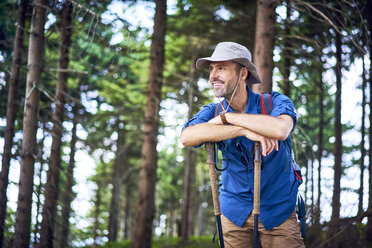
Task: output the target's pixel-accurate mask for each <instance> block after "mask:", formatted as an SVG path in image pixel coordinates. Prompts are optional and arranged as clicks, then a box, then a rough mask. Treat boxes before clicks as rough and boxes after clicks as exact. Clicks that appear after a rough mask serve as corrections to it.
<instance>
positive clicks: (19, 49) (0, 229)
mask: <svg viewBox="0 0 372 248" xmlns="http://www.w3.org/2000/svg"><path fill="white" fill-rule="evenodd" d="M27 3H28V0H21V2H20V3H19V13H18V21H17V22H18V25H17V30H16V34H15V38H14V45H13V60H12V68H11V73H10V81H9V92H8V102H7V107H6V127H5V133H4V150H3V156H2V161H1V165H2V167H1V172H0V247H2V246H3V241H4V225H5V218H6V207H7V200H8V198H7V194H6V192H7V188H8V184H9V166H10V158H11V157H12V154H11V150H12V146H13V136H14V121H15V119H16V114H17V110H18V101H17V96H18V85H19V76H20V68H21V64H22V54H23V40H24V28H25V22H26V9H27Z"/></svg>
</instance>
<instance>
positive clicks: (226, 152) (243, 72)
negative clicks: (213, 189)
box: [181, 42, 304, 248]
mask: <svg viewBox="0 0 372 248" xmlns="http://www.w3.org/2000/svg"><path fill="white" fill-rule="evenodd" d="M196 67H197V69H200V68H206V67H207V68H209V80H210V83H211V85H212V87H213V92H214V95H215V96H216V97H218V98H219V97H224V100H223V101H221V103H220V104H221V105H222V106H224V107H225V108H224V109H223V110H224V111H222V112H221V114H220V115H217V116H215V115H216V108H217V104H216V103H211V104H209V105H207V106H205V107H204V108H203V109H202V110H201V111H200V112H199V113H198V114H196V115H195V116H194V117H193V118H192V119H190V120H189V121H188V122H187V123H186V124H185V127H184V129H183V131H182V134H181V142H182V143H183V145H185V146H200V145H201V144H203V143H204V142H217V144H218V148H219V149H220V150H222V154H223V167H226V166H227V162H226V161H227V160H228V164H229V165H228V167H227V169H226V170H224V171H222V173H221V176H222V185H221V187H220V198H219V199H220V205H221V212H222V216H221V220H222V229H223V235H224V241H225V246H226V247H234V248H236V247H250V246H251V245H252V244H253V216H252V213H251V212H252V209H253V188H254V186H253V185H254V184H253V175H254V168H253V160H254V158H253V153H252V150H253V149H252V148H253V145H254V142H255V141H259V142H261V145H262V155H263V168H262V172H261V192H260V194H261V200H260V215H259V236H260V242H261V245H262V247H264V248H266V247H267V248H271V247H275V248H277V247H285V248H290V247H296V248H297V247H304V243H303V240H302V238H301V233H300V229H299V225H298V223H297V219H296V214H295V208H296V199H297V192H298V181H297V180H298V179H297V178H296V177H295V175H294V172H293V169H292V168H290V166H288V165H289V164H290V163H289V162H288V161H290V154H291V153H290V151H288V147H289V148H290V136H289V134H290V132H291V131H292V130H293V128H294V126H295V124H296V122H297V119H296V114H295V112H294V106H293V103H292V102H291V100H290V99H289V98H288V97H286V96H284V95H281V94H279V93H277V92H272V93H271V101H272V112H271V116H269V115H263V114H259V113H260V110H261V103H260V95H259V94H255V93H254V92H252V91H251V90H250V89H249V88H248V86H247V84H254V83H261V79H260V77H259V75H258V73H257V70H256V67H255V66H254V65H253V63H252V62H251V53H250V52H249V50H248V49H247V48H246V47H244V46H242V45H240V44H237V43H234V42H221V43H219V44H218V45H217V46H216V48H215V50H214V52H213V54H212V56H211V57H207V58H200V59H198V60H197V61H196ZM284 142H287V144H289V145H287V146H286V145H285V144H284ZM290 149H291V148H290Z"/></svg>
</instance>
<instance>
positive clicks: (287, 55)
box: [283, 0, 292, 98]
mask: <svg viewBox="0 0 372 248" xmlns="http://www.w3.org/2000/svg"><path fill="white" fill-rule="evenodd" d="M291 4H292V0H287V16H286V18H285V22H284V34H285V38H284V42H283V46H284V47H283V60H284V61H283V81H284V85H283V93H284V95H286V96H288V97H289V98H291V82H290V81H289V75H290V73H291V52H290V51H291V49H290V42H289V35H290V33H291V10H292V8H291Z"/></svg>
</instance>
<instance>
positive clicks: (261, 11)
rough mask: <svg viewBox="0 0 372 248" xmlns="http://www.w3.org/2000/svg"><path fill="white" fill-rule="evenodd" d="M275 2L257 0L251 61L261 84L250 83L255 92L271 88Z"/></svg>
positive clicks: (273, 0) (268, 90)
mask: <svg viewBox="0 0 372 248" xmlns="http://www.w3.org/2000/svg"><path fill="white" fill-rule="evenodd" d="M277 4H278V1H277V0H265V1H264V0H259V1H257V16H256V34H255V42H254V56H253V58H254V60H253V61H254V64H255V65H256V67H257V70H258V73H259V75H260V77H261V80H262V84H253V85H252V90H253V91H254V92H256V93H263V92H271V90H272V80H273V79H272V77H273V69H274V61H273V51H274V39H275V16H276V13H275V8H276V6H277Z"/></svg>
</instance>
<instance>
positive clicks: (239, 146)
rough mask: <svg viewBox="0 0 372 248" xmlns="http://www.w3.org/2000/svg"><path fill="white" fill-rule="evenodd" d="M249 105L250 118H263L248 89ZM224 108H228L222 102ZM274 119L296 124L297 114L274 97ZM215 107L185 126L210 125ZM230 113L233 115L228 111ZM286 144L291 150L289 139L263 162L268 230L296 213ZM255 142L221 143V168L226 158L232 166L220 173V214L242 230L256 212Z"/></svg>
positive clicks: (263, 202) (295, 182) (256, 97)
mask: <svg viewBox="0 0 372 248" xmlns="http://www.w3.org/2000/svg"><path fill="white" fill-rule="evenodd" d="M247 91H248V104H247V107H246V110H245V113H247V114H261V104H260V94H255V93H254V92H253V91H251V90H250V89H249V88H248V87H247ZM223 101H225V102H224V106H228V104H227V102H226V100H223ZM271 101H272V112H271V116H273V117H278V116H279V115H283V114H286V115H289V116H291V117H292V118H293V120H294V126H295V125H296V123H297V118H296V113H295V112H294V106H293V103H292V101H291V100H290V99H289V98H288V97H286V96H284V95H282V94H280V93H278V92H272V93H271ZM216 107H217V104H216V103H211V104H209V105H207V106H204V107H203V108H202V109H201V110H200V111H199V113H197V114H196V115H195V116H194V117H193V118H192V119H190V120H189V121H188V122H187V123H186V124H185V126H184V128H185V127H187V126H190V125H195V124H199V123H204V122H208V121H209V120H210V119H212V118H214V117H215V113H216ZM228 112H234V110H233V109H231V108H229V109H228ZM284 142H287V144H289V146H287V147H289V148H290V149H292V148H291V145H290V144H291V141H290V137H288V139H287V140H286V141H279V151H276V150H274V151H273V152H271V153H270V154H269V155H267V156H266V157H262V158H263V162H262V167H263V168H262V171H261V191H260V195H261V197H260V215H259V219H260V220H261V222H262V224H263V225H264V227H265V229H266V230H269V229H271V228H273V227H276V226H278V225H280V224H281V223H283V222H284V221H285V220H286V219H287V218H288V217H289V216H290V215H291V214H292V213H293V211H294V210H295V207H296V200H297V192H298V185H299V184H298V179H297V178H296V176H295V175H294V172H293V168H292V164H291V162H290V161H291V159H290V156H291V154H290V151H291V150H289V151H288V148H287V147H286V146H285V144H284ZM253 145H254V141H252V140H249V139H247V138H246V137H236V138H233V139H228V140H224V141H222V142H218V148H219V150H222V154H223V161H222V166H223V167H225V166H226V157H227V159H228V162H229V166H228V168H227V169H226V170H224V171H222V172H221V177H222V186H221V187H220V197H219V199H220V205H221V212H222V214H223V215H224V216H226V217H227V218H228V219H229V220H230V221H232V222H233V223H234V224H236V225H237V226H240V227H241V226H242V225H243V224H244V222H245V220H246V219H247V217H248V215H249V214H250V213H251V211H252V209H253V192H254V190H253V189H254V186H253V185H254V184H253V181H254V166H253V165H254V157H253V152H252V151H253Z"/></svg>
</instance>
